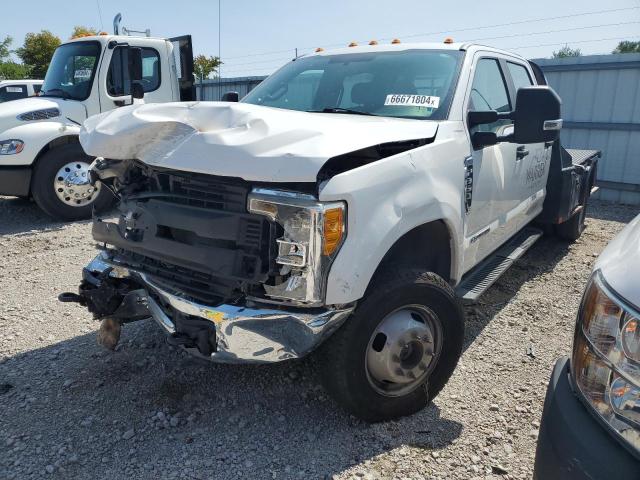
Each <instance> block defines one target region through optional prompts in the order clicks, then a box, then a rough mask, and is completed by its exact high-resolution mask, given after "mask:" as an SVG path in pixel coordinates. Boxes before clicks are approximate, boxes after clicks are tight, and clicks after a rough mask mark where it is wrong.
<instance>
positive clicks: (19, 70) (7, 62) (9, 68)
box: [0, 36, 29, 80]
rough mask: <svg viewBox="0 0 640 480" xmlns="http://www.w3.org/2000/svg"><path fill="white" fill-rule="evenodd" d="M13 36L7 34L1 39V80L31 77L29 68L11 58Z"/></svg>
mask: <svg viewBox="0 0 640 480" xmlns="http://www.w3.org/2000/svg"><path fill="white" fill-rule="evenodd" d="M12 43H13V38H11V37H10V36H6V37H5V39H4V40H2V41H0V80H20V79H23V78H29V68H28V67H26V66H25V65H22V64H21V63H16V62H14V61H13V60H11V44H12Z"/></svg>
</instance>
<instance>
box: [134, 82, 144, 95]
mask: <svg viewBox="0 0 640 480" xmlns="http://www.w3.org/2000/svg"><path fill="white" fill-rule="evenodd" d="M131 96H132V97H133V98H138V99H140V98H144V88H143V87H142V83H140V82H138V81H134V82H131Z"/></svg>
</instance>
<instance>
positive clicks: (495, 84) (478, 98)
mask: <svg viewBox="0 0 640 480" xmlns="http://www.w3.org/2000/svg"><path fill="white" fill-rule="evenodd" d="M468 109H469V110H478V111H486V110H496V111H498V112H509V111H511V104H510V102H509V95H508V94H507V86H506V84H505V81H504V77H503V75H502V70H501V69H500V64H499V63H498V61H497V60H495V59H493V58H481V59H480V60H479V61H478V63H477V65H476V72H475V76H474V77H473V84H472V86H471V94H470V96H469V108H468ZM511 123H512V121H511V120H498V121H497V122H494V123H488V124H484V125H477V126H475V127H473V128H472V129H471V133H474V132H477V131H482V132H496V133H500V130H501V129H503V128H504V127H505V126H506V125H510V124H511Z"/></svg>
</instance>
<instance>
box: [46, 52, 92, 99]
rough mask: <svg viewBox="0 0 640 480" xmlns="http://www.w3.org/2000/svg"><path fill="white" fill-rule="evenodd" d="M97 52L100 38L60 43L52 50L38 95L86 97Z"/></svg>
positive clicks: (71, 97) (89, 89)
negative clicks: (91, 40) (49, 62)
mask: <svg viewBox="0 0 640 480" xmlns="http://www.w3.org/2000/svg"><path fill="white" fill-rule="evenodd" d="M99 56H100V42H73V43H67V44H65V45H60V46H59V47H58V48H57V49H56V51H55V53H54V54H53V58H52V59H51V64H50V65H49V69H48V70H47V75H46V76H45V77H44V85H43V86H42V92H41V93H40V95H41V96H49V97H62V98H70V99H73V100H86V99H87V98H88V97H89V94H90V93H91V84H92V82H93V76H94V74H95V70H96V65H97V64H98V57H99Z"/></svg>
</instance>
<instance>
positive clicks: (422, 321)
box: [365, 305, 442, 397]
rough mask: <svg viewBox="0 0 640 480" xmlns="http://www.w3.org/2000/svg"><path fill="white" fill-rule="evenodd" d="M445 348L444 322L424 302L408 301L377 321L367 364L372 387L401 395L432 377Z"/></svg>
mask: <svg viewBox="0 0 640 480" xmlns="http://www.w3.org/2000/svg"><path fill="white" fill-rule="evenodd" d="M441 349H442V324H441V322H440V319H439V318H438V316H437V315H436V314H435V313H434V312H433V311H432V310H431V309H429V308H427V307H425V306H424V305H406V306H404V307H400V308H398V309H396V310H394V311H393V312H391V313H389V314H388V315H387V316H386V317H384V318H383V319H382V321H381V322H380V323H379V324H378V326H377V327H376V329H375V331H374V332H373V335H372V336H371V338H370V340H369V344H368V346H367V351H366V358H365V365H366V372H367V379H368V380H369V384H370V385H371V387H372V388H373V389H374V390H375V391H376V392H378V393H380V394H381V395H385V396H389V397H399V396H403V395H406V394H407V393H409V392H411V391H413V390H415V389H416V388H418V387H419V386H420V385H422V384H423V383H424V382H425V380H426V379H427V378H428V377H429V375H430V374H431V372H432V371H433V369H434V368H435V365H436V364H437V363H438V359H439V357H440V351H441Z"/></svg>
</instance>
